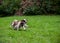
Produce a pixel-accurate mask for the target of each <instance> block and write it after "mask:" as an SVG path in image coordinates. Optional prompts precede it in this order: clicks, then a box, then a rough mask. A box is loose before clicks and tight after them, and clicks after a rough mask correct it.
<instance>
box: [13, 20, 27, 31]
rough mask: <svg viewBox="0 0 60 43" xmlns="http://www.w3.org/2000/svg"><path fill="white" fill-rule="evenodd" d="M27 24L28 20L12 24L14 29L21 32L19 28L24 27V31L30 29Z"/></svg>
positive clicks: (16, 21) (15, 21)
mask: <svg viewBox="0 0 60 43" xmlns="http://www.w3.org/2000/svg"><path fill="white" fill-rule="evenodd" d="M26 23H27V21H26V19H23V20H20V21H18V20H14V21H13V22H12V27H13V28H14V29H17V30H19V28H21V27H23V29H24V30H26V27H28V25H27V24H26Z"/></svg>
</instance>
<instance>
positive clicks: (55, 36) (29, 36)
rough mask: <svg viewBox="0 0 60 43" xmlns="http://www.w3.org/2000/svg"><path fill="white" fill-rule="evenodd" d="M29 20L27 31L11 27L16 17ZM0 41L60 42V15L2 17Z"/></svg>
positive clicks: (26, 42) (20, 42) (22, 42)
mask: <svg viewBox="0 0 60 43" xmlns="http://www.w3.org/2000/svg"><path fill="white" fill-rule="evenodd" d="M24 18H26V19H27V20H28V23H27V24H28V25H29V27H28V28H27V30H26V31H24V30H21V31H16V30H13V29H12V28H10V24H11V22H12V21H13V20H14V19H18V20H21V19H24ZM0 43H60V16H11V17H3V18H0Z"/></svg>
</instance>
